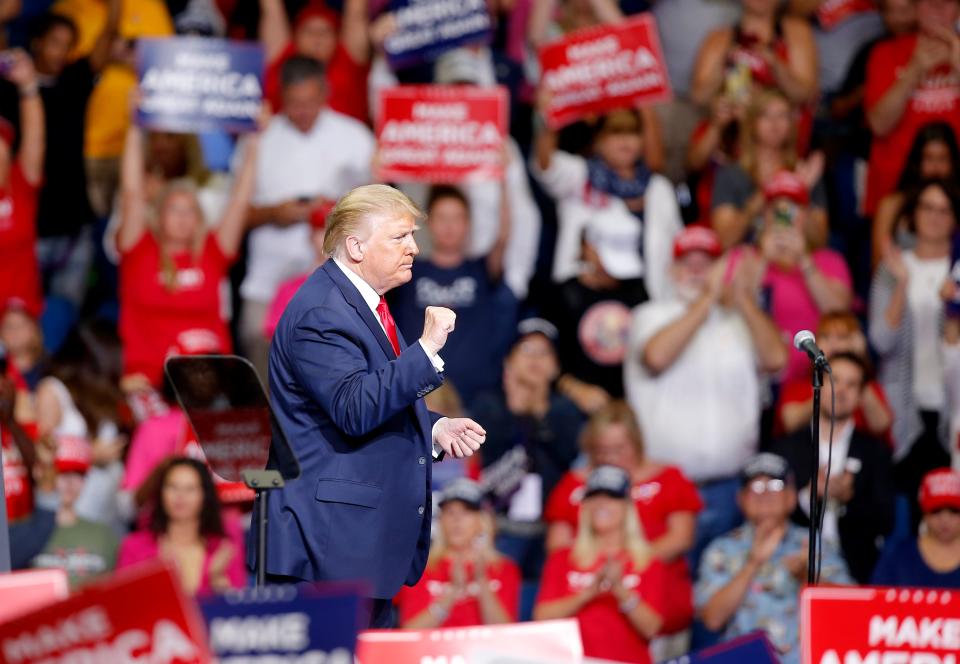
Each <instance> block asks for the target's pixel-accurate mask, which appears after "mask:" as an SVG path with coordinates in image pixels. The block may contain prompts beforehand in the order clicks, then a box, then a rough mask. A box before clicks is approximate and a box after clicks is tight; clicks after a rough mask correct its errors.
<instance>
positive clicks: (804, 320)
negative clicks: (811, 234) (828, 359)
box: [728, 248, 852, 382]
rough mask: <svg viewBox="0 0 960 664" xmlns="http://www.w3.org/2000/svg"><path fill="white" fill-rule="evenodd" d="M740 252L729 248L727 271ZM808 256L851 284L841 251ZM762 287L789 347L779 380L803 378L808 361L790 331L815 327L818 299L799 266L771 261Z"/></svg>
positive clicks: (829, 274)
mask: <svg viewBox="0 0 960 664" xmlns="http://www.w3.org/2000/svg"><path fill="white" fill-rule="evenodd" d="M742 255H743V249H742V248H738V249H734V250H733V252H731V255H730V266H729V268H728V274H731V273H732V270H733V269H734V268H735V267H736V264H737V263H738V262H739V260H740V258H741V257H742ZM810 260H811V261H813V264H814V265H815V266H816V267H817V269H818V270H819V271H820V272H821V274H823V275H824V276H825V277H827V278H828V279H831V280H833V281H836V282H838V283H839V284H842V285H843V286H846V287H847V288H851V284H852V282H851V278H850V270H849V268H847V263H846V262H845V261H844V259H843V256H842V255H840V254H838V253H837V252H836V251H833V250H832V249H817V250H816V251H814V252H812V253H811V254H810ZM761 287H762V288H763V290H764V297H765V299H766V305H767V313H769V314H770V317H771V318H773V321H774V323H776V325H777V327H778V328H780V331H781V332H783V337H784V339H785V340H786V342H787V345H788V346H789V347H790V357H789V361H788V362H787V366H786V368H785V369H784V371H783V373H782V375H781V381H783V382H786V381H790V380H796V379H799V378H805V377H807V376H808V375H809V372H810V363H809V361H808V360H807V356H806V355H805V354H804V353H802V352H800V351H798V350H796V349H795V348H794V347H793V335H795V334H796V333H797V332H799V331H800V330H816V329H817V324H818V323H819V322H820V314H821V313H822V312H821V311H820V310H819V309H818V308H817V303H816V302H815V301H814V299H813V295H811V294H810V291H809V289H808V288H807V283H806V281H805V280H804V278H803V272H801V271H800V268H799V267H797V268H793V269H783V268H781V267H779V266H777V265H774V264H772V263H771V264H769V265H768V267H767V272H766V274H765V275H764V277H763V283H762V284H761Z"/></svg>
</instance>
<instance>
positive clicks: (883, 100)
mask: <svg viewBox="0 0 960 664" xmlns="http://www.w3.org/2000/svg"><path fill="white" fill-rule="evenodd" d="M947 55H948V51H947V50H946V48H945V47H944V46H943V45H942V44H940V43H939V42H936V41H934V40H930V39H925V38H924V37H922V36H921V37H920V38H918V39H917V45H916V48H915V49H914V51H913V55H912V56H911V57H910V61H909V62H908V63H907V66H906V67H903V68H902V69H901V70H900V74H899V76H897V77H896V78H895V79H894V80H893V83H892V85H890V87H889V88H887V91H886V92H885V93H884V94H883V96H882V97H880V99H879V100H878V101H877V103H875V104H873V105H872V106H871V107H870V108H868V109H867V124H869V125H870V129H872V130H873V133H874V134H876V135H877V136H884V135H886V134H888V133H890V132H891V131H892V130H893V128H894V127H896V126H897V125H898V124H899V123H900V119H901V118H902V117H903V114H904V112H905V111H906V110H907V103H908V102H909V101H910V97H911V96H912V95H913V91H914V90H916V88H917V86H918V85H919V84H920V81H921V80H922V79H923V75H924V74H925V73H926V72H927V71H929V70H930V69H932V68H933V67H935V66H937V65H938V64H940V63H941V62H945V61H946V59H947ZM871 59H872V58H871ZM871 75H882V73H879V72H878V73H875V72H874V71H873V68H871V67H869V66H868V70H867V79H868V81H869V79H870V77H871ZM867 89H868V90H869V89H870V85H869V83H868V84H867Z"/></svg>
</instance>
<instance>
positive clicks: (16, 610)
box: [0, 569, 70, 623]
mask: <svg viewBox="0 0 960 664" xmlns="http://www.w3.org/2000/svg"><path fill="white" fill-rule="evenodd" d="M69 594H70V586H69V585H68V582H67V573H66V572H65V571H64V570H62V569H34V570H24V571H21V572H11V573H9V574H0V623H3V622H6V621H7V620H11V619H13V618H16V617H17V616H21V615H23V614H25V613H28V612H30V611H36V610H37V609H39V608H40V607H42V606H46V605H48V604H53V603H54V602H57V601H59V600H62V599H66V598H67V596H68V595H69Z"/></svg>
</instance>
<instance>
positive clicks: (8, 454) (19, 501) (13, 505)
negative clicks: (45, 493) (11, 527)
mask: <svg viewBox="0 0 960 664" xmlns="http://www.w3.org/2000/svg"><path fill="white" fill-rule="evenodd" d="M0 437H2V443H3V489H4V493H5V495H6V498H7V518H8V519H10V521H17V520H19V519H23V518H25V517H28V516H30V513H31V512H32V511H33V486H32V485H31V484H30V469H29V468H27V466H26V464H25V463H24V462H23V457H22V456H21V455H20V450H19V449H17V445H16V443H15V442H14V440H13V436H12V435H11V434H10V432H8V431H6V430H4V431H3V432H2V433H0Z"/></svg>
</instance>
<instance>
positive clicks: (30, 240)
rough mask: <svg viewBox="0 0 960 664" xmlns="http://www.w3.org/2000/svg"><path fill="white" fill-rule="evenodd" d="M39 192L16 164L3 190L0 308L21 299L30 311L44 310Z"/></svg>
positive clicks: (0, 199) (0, 204)
mask: <svg viewBox="0 0 960 664" xmlns="http://www.w3.org/2000/svg"><path fill="white" fill-rule="evenodd" d="M38 192H39V188H38V187H36V186H35V185H32V184H30V183H29V182H27V180H26V178H24V176H23V171H22V170H21V169H20V164H19V163H18V162H17V161H16V160H14V161H13V163H11V165H10V180H9V182H8V183H7V186H6V188H4V189H0V304H2V303H4V302H6V301H7V300H9V299H10V298H19V299H21V300H23V301H24V303H25V304H26V306H27V310H28V311H40V310H41V309H42V308H43V295H42V292H41V290H40V266H39V263H37V251H36V244H37V195H38Z"/></svg>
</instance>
